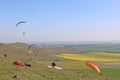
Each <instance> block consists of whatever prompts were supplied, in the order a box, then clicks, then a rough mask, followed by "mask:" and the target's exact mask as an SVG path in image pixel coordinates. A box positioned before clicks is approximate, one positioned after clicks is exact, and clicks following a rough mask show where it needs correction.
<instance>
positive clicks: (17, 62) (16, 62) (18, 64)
mask: <svg viewBox="0 0 120 80" xmlns="http://www.w3.org/2000/svg"><path fill="white" fill-rule="evenodd" d="M13 65H17V66H31V64H26V63H24V62H22V61H14V62H13Z"/></svg>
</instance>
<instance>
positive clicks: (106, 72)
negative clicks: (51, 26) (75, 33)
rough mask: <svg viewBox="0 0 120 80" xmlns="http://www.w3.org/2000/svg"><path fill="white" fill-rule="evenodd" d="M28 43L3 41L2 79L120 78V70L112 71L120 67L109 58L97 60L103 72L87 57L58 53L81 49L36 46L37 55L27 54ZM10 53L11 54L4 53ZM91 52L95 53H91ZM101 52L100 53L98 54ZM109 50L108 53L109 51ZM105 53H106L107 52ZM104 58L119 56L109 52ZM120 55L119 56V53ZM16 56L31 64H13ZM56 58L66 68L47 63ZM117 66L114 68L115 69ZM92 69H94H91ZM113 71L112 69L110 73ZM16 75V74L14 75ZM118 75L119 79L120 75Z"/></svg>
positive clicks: (1, 49)
mask: <svg viewBox="0 0 120 80" xmlns="http://www.w3.org/2000/svg"><path fill="white" fill-rule="evenodd" d="M27 47H28V45H26V44H21V43H15V44H2V45H1V46H0V51H1V52H0V53H1V58H2V59H1V60H0V80H119V79H120V78H119V77H118V76H119V74H120V73H119V72H117V76H115V75H113V76H111V75H112V74H114V73H115V71H117V70H119V67H118V68H116V66H113V65H112V66H111V65H106V64H104V63H105V62H96V63H97V65H98V66H99V67H100V68H101V69H102V72H103V75H102V76H100V75H97V74H96V73H95V72H94V71H93V70H91V69H89V68H88V67H86V66H85V61H79V60H77V61H76V60H71V59H65V58H62V57H58V56H56V55H57V54H58V53H61V52H64V53H80V50H78V49H74V48H59V47H55V48H54V47H45V46H44V47H41V48H39V47H36V48H35V49H34V50H35V51H36V53H37V56H27V55H26V52H27ZM3 54H7V58H5V57H4V56H3ZM90 54H91V55H90ZM90 54H89V53H85V54H84V55H87V56H99V55H101V54H99V53H94V52H93V53H90ZM98 54H99V55H98ZM106 54H107V53H106ZM103 55H105V54H103ZM103 55H102V57H103V58H110V59H114V58H116V57H117V56H114V57H111V56H112V55H105V56H103ZM30 58H32V60H31V61H30V60H29V59H30ZM118 58H119V56H118ZM118 58H117V59H118ZM15 60H19V61H24V62H25V63H29V64H31V65H32V66H31V67H20V66H16V65H13V64H12V62H13V61H15ZM53 61H55V62H56V64H57V66H59V67H62V68H63V69H64V70H56V69H49V68H48V67H47V66H48V65H51V62H53ZM112 68H114V69H113V71H111V70H112ZM87 71H90V72H87ZM110 72H111V73H110ZM15 75H16V76H17V77H16V78H13V77H14V76H15ZM117 78H118V79H117Z"/></svg>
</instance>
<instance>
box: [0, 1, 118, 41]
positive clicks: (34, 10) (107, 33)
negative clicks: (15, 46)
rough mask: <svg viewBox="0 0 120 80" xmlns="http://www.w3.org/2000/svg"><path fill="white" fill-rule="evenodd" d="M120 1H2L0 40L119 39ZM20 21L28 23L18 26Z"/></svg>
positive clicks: (0, 7)
mask: <svg viewBox="0 0 120 80" xmlns="http://www.w3.org/2000/svg"><path fill="white" fill-rule="evenodd" d="M119 4H120V1H119V0H0V42H5V43H8V42H31V41H37V42H39V41H44V42H45V41H111V40H120V5H119ZM19 21H26V22H27V23H26V24H20V25H19V26H18V27H15V25H16V23H17V22H19ZM23 32H25V33H26V34H25V35H22V33H23Z"/></svg>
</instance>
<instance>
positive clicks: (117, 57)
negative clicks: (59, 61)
mask: <svg viewBox="0 0 120 80" xmlns="http://www.w3.org/2000/svg"><path fill="white" fill-rule="evenodd" d="M59 56H60V57H63V58H67V59H72V60H82V61H89V60H91V61H103V62H104V61H105V62H109V61H120V54H115V53H105V52H90V53H84V54H63V53H61V54H60V55H59Z"/></svg>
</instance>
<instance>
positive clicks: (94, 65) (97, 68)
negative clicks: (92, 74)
mask: <svg viewBox="0 0 120 80" xmlns="http://www.w3.org/2000/svg"><path fill="white" fill-rule="evenodd" d="M86 66H88V67H90V68H91V69H93V70H95V71H96V72H97V73H98V74H101V75H102V73H101V71H100V69H99V67H98V66H97V65H96V64H95V63H94V62H93V61H87V62H86Z"/></svg>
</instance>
